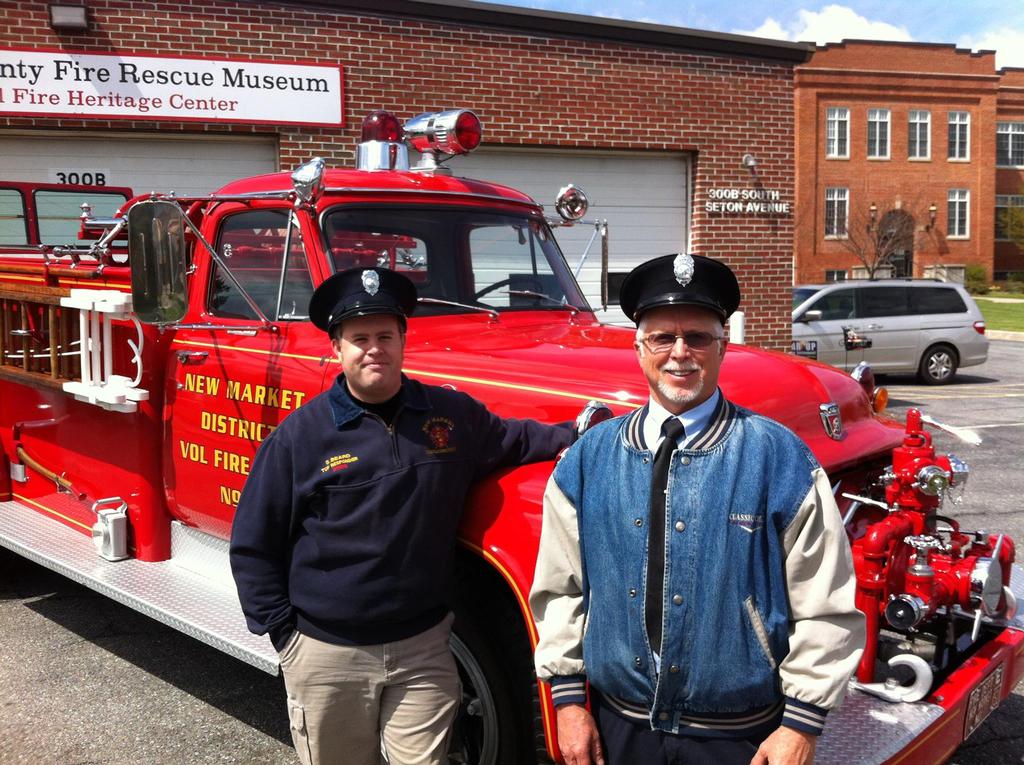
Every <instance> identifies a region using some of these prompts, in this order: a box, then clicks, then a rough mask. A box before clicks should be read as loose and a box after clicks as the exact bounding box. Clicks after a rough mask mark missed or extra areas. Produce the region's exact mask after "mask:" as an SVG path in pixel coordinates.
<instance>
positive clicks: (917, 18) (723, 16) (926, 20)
mask: <svg viewBox="0 0 1024 765" xmlns="http://www.w3.org/2000/svg"><path fill="white" fill-rule="evenodd" d="M486 1H487V2H497V3H502V4H504V5H519V6H525V7H531V8H544V9H546V10H551V11H562V12H566V13H579V14H584V15H588V16H606V17H609V18H619V19H627V20H630V21H647V22H651V23H654V24H668V25H671V26H680V27H689V28H691V29H703V30H709V31H714V32H732V33H735V34H751V35H755V36H757V37H770V38H774V39H778V40H805V41H808V42H816V43H819V44H823V43H826V42H838V41H839V40H842V39H843V38H848V39H879V40H911V41H914V42H937V43H955V44H957V45H959V46H960V47H963V48H970V49H972V50H995V51H996V54H997V55H996V66H999V67H1004V66H1016V67H1024V0H950V1H949V2H941V1H939V0H921V1H918V2H915V1H914V0H888V1H884V0H846V1H845V2H809V1H808V0H803V1H802V2H801V1H800V0H747V1H746V2H735V0H734V1H733V2H729V1H728V0H727V1H726V2H723V1H722V0H573V2H565V0H486Z"/></svg>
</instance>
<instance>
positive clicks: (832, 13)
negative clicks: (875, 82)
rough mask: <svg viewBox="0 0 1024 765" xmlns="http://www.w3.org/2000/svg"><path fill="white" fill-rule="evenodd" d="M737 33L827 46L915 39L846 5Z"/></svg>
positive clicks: (801, 14) (902, 28)
mask: <svg viewBox="0 0 1024 765" xmlns="http://www.w3.org/2000/svg"><path fill="white" fill-rule="evenodd" d="M736 34H744V35H754V36H755V37H770V38H774V39H781V40H799V41H803V42H815V43H818V44H819V45H824V44H825V43H829V42H839V41H840V40H844V39H845V40H897V41H909V40H911V39H913V38H911V36H910V32H908V31H907V29H906V27H898V26H894V25H893V24H889V23H887V22H884V21H872V20H871V19H868V18H865V17H864V16H861V15H860V14H859V13H857V12H856V11H854V10H853V9H852V8H848V7H847V6H845V5H826V6H825V7H824V8H822V9H821V10H820V11H808V10H801V11H798V12H797V17H796V19H794V20H793V21H791V22H789V23H787V24H783V23H780V22H778V21H776V20H775V19H773V18H768V19H766V20H765V21H764V23H763V24H761V26H759V27H758V28H757V29H751V30H746V31H743V30H736Z"/></svg>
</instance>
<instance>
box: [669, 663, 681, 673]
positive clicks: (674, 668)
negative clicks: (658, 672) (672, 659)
mask: <svg viewBox="0 0 1024 765" xmlns="http://www.w3.org/2000/svg"><path fill="white" fill-rule="evenodd" d="M668 671H669V672H671V673H672V674H673V675H674V674H676V673H678V672H679V665H678V664H673V665H672V666H671V667H669V668H668Z"/></svg>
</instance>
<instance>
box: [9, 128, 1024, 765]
mask: <svg viewBox="0 0 1024 765" xmlns="http://www.w3.org/2000/svg"><path fill="white" fill-rule="evenodd" d="M479 141H480V123H479V121H478V120H477V118H476V117H475V115H473V114H472V112H469V111H465V110H451V111H447V112H441V113H436V114H429V115H421V116H419V117H416V118H414V119H412V120H410V121H408V122H407V123H406V124H405V125H402V124H401V123H400V122H399V121H398V120H397V119H395V118H394V117H393V116H391V115H388V114H385V113H376V114H374V115H371V117H370V118H368V119H367V121H366V123H365V124H364V133H363V141H362V143H361V144H360V145H359V147H358V169H353V170H344V169H337V170H326V169H325V168H324V164H323V162H322V161H319V160H314V161H312V162H310V163H308V164H306V165H303V166H302V167H300V168H299V169H298V170H296V171H295V172H294V173H292V174H290V175H289V174H287V173H277V174H271V175H264V176H260V177H255V178H249V179H245V180H240V181H237V182H234V183H230V184H228V185H227V186H225V187H224V188H223V189H221V190H220V191H218V192H217V193H215V194H211V195H209V196H202V197H176V196H174V195H172V194H150V195H147V196H145V197H137V198H135V199H133V200H130V201H129V202H128V203H126V204H125V205H124V206H123V207H122V208H121V209H120V210H119V211H118V212H117V213H116V214H114V215H112V216H110V217H106V218H103V217H98V216H95V215H90V214H89V213H88V211H87V212H86V214H85V215H84V216H83V218H84V220H83V230H84V231H85V232H86V234H87V235H89V236H92V237H93V238H94V239H93V241H91V242H80V243H78V244H77V245H73V246H65V247H60V248H48V247H38V246H36V247H29V248H25V247H22V248H18V247H6V248H3V249H2V250H0V446H2V452H0V453H2V455H3V456H2V460H3V465H2V466H0V467H2V470H0V544H3V545H4V546H5V547H7V548H9V549H11V550H14V551H15V552H17V553H20V554H22V555H24V556H26V557H28V558H31V559H32V560H35V561H37V562H39V563H41V564H43V565H45V566H48V567H50V568H52V569H55V570H57V571H59V572H61V573H63V574H65V575H67V576H69V577H71V578H73V579H75V580H77V581H79V582H81V583H83V584H85V585H87V586H89V587H91V588H93V589H95V590H97V591H99V592H101V593H104V594H106V595H108V596H110V597H112V598H114V599H116V600H118V601H120V602H122V603H125V604H128V605H130V606H132V607H134V608H137V609H139V610H141V611H143V612H145V613H147V614H149V615H151V616H152V617H154V618H156V619H159V620H161V621H163V622H165V623H167V624H170V625H172V626H174V627H177V628H179V629H181V630H183V631H185V632H187V633H188V634H191V635H193V636H194V637H196V638H198V639H199V640H202V641H205V642H207V643H209V644H211V645H213V646H216V647H217V648H220V649H222V650H224V651H226V652H228V653H230V654H233V655H235V656H237V657H238V658H240V659H242V660H244V661H247V662H249V663H251V664H253V665H255V666H257V667H260V668H262V669H264V670H266V671H268V672H271V673H275V672H276V671H277V657H276V654H275V652H274V651H273V648H272V646H271V645H270V643H269V641H268V640H266V639H265V638H260V637H256V636H253V635H251V634H249V633H248V632H247V631H246V628H245V624H244V621H243V619H242V615H241V611H240V608H239V605H238V601H237V596H236V594H235V591H234V586H233V583H232V581H231V577H230V573H229V570H228V566H227V539H228V536H229V531H230V528H231V522H232V517H233V514H234V509H235V504H236V502H237V500H238V497H239V492H240V490H241V488H242V485H243V482H244V481H245V477H246V474H247V472H248V470H249V467H250V464H251V461H252V458H253V455H254V453H255V450H256V448H257V446H258V445H259V443H260V441H261V440H262V439H264V438H265V437H266V436H267V434H268V433H270V432H271V431H272V430H273V429H274V428H275V427H277V425H278V424H279V423H280V422H281V420H282V419H283V418H284V417H286V416H287V415H288V414H289V412H291V411H293V410H295V409H297V408H298V407H300V406H301V405H302V404H303V403H305V402H306V401H308V400H309V399H310V398H312V397H313V396H314V395H316V394H317V393H319V392H320V391H321V390H323V389H324V386H326V385H328V384H329V383H330V382H331V381H332V380H333V379H334V377H335V376H336V375H337V374H338V371H339V369H338V366H337V364H336V362H335V360H334V358H333V356H332V355H331V354H330V352H329V347H328V344H327V343H326V342H325V340H324V337H323V335H322V333H321V332H319V331H318V330H316V329H315V328H314V327H313V326H312V325H311V324H310V323H309V321H308V320H307V316H306V315H305V312H306V310H307V305H308V301H309V297H310V294H311V293H312V290H313V288H314V285H316V284H318V283H320V282H321V281H322V280H323V279H325V278H326V277H327V276H328V275H330V274H331V273H333V272H335V271H338V270H340V269H344V268H349V267H353V266H385V267H389V268H392V269H395V270H397V271H401V272H402V273H404V274H406V275H407V276H408V277H409V278H410V279H412V280H413V281H414V282H415V283H416V284H417V286H418V289H419V293H420V296H421V298H420V305H419V308H418V310H417V312H416V315H415V316H414V317H413V318H412V319H411V321H410V323H409V335H408V342H407V350H406V370H405V371H406V372H407V373H408V374H409V375H410V376H412V377H416V378H419V379H422V380H424V381H426V382H430V383H434V384H439V385H444V386H449V387H451V388H455V389H458V390H463V391H466V392H467V393H470V394H472V395H473V396H475V397H477V398H479V399H481V400H482V401H484V402H486V403H487V405H488V406H489V407H491V409H493V410H494V411H495V412H496V413H498V414H499V415H502V416H513V417H532V418H537V419H540V420H544V421H548V422H558V421H565V420H571V419H573V418H577V417H579V420H578V422H580V424H581V426H585V424H586V421H587V420H588V418H590V417H591V416H593V415H594V414H595V413H596V414H600V412H601V410H602V408H606V409H608V410H610V412H611V413H614V414H623V413H626V412H628V411H630V410H632V409H635V408H637V407H639V406H642V405H643V403H644V402H645V400H646V398H647V390H646V385H645V382H644V379H643V376H642V375H641V374H640V373H639V371H638V369H637V366H636V360H635V355H634V352H633V350H632V343H633V333H632V332H631V331H630V330H627V329H623V328H618V327H612V326H606V325H602V324H600V323H598V321H597V320H596V319H595V315H594V312H593V311H592V310H591V308H590V307H589V306H588V303H587V301H586V299H585V298H584V295H583V294H582V292H581V290H580V287H579V286H578V284H577V283H576V281H575V279H574V278H573V275H572V271H571V269H570V268H569V266H568V265H567V263H566V261H565V259H564V258H563V256H562V254H561V253H560V251H559V249H558V246H557V244H556V242H555V237H554V235H553V233H552V227H553V226H555V227H557V224H560V223H562V221H559V220H551V219H548V218H546V217H545V214H544V210H543V208H542V207H541V206H540V205H539V204H537V203H536V202H535V201H534V200H532V199H530V198H529V197H527V196H525V195H524V194H521V193H519V192H517V191H515V190H513V189H510V188H506V187H502V186H498V185H495V184H493V183H486V182H482V181H476V180H469V179H463V178H457V177H454V176H453V175H452V174H451V173H450V171H448V170H447V167H446V165H445V164H444V162H445V161H446V160H447V159H448V158H450V157H451V156H453V155H457V154H462V153H465V152H467V151H470V150H471V149H473V148H474V147H475V146H476V145H477V144H478V143H479ZM410 148H413V149H415V150H417V151H418V152H420V154H421V159H420V160H419V162H418V164H417V165H416V166H415V167H410V160H409V149H410ZM556 208H557V209H558V210H559V211H560V212H561V213H562V214H563V217H565V218H566V219H578V218H581V217H582V215H583V214H584V211H585V205H584V204H583V198H582V195H581V194H580V193H579V192H578V190H575V189H572V188H568V189H567V190H566V191H565V192H564V194H563V195H562V196H561V197H560V199H559V204H558V205H556ZM721 387H722V389H723V391H724V393H725V395H726V396H727V397H728V398H730V399H731V400H733V401H735V402H737V403H738V404H740V405H743V406H746V407H749V408H751V409H754V410H757V411H759V412H762V413H764V414H766V415H768V416H770V417H773V418H775V419H777V420H779V421H781V422H783V423H785V424H786V425H787V426H789V427H790V428H791V429H793V430H794V431H795V432H796V433H798V434H799V435H800V436H801V437H802V438H803V439H804V440H805V441H806V442H807V444H808V445H809V446H810V447H811V449H813V451H814V453H815V454H816V456H817V458H818V460H819V461H820V462H821V463H822V464H823V465H824V466H825V468H826V470H827V471H828V473H829V475H830V476H831V478H832V482H833V484H834V491H835V495H836V497H837V500H838V503H839V507H840V510H841V511H842V512H843V513H844V520H845V523H846V528H847V530H848V532H849V538H850V543H851V544H852V549H853V556H854V560H855V564H856V569H857V580H858V605H859V607H860V608H862V609H863V610H864V612H865V614H866V615H867V619H868V625H869V635H868V643H867V647H866V651H865V654H864V659H863V661H862V662H861V664H860V667H859V669H858V671H857V674H856V677H855V678H851V686H852V688H851V690H850V692H849V694H848V695H847V698H846V701H845V702H844V703H843V704H842V706H841V707H840V708H839V709H838V710H836V711H835V712H833V714H832V715H830V717H829V724H828V727H827V729H826V733H825V735H824V736H823V738H822V739H821V742H820V744H819V747H818V761H819V762H833V761H836V762H838V761H842V762H844V763H852V762H871V763H881V762H886V763H911V762H912V763H929V762H942V761H944V760H945V759H947V758H948V757H949V755H950V754H951V753H952V752H953V751H954V749H955V748H956V747H957V745H958V744H959V743H960V742H961V741H962V740H963V739H964V738H966V737H967V736H968V735H969V734H970V733H971V732H972V731H973V730H974V729H975V728H976V727H977V726H978V725H979V724H980V723H981V721H982V720H984V718H985V716H986V715H987V714H988V713H989V712H990V711H991V710H992V709H993V708H995V707H996V706H997V705H998V704H999V703H1000V702H1001V701H1002V700H1003V699H1004V698H1005V697H1006V696H1007V694H1009V693H1010V691H1011V690H1012V689H1013V687H1014V686H1015V685H1016V683H1017V682H1018V680H1019V679H1020V677H1021V675H1022V673H1024V620H1022V618H1021V617H1019V616H1017V615H1016V600H1017V598H1018V597H1020V596H1021V593H1022V591H1024V572H1022V570H1021V569H1020V568H1019V567H1017V566H1015V565H1014V545H1013V541H1012V540H1011V539H1009V538H1008V537H1006V536H1004V535H1001V534H989V533H986V532H981V531H976V530H971V529H967V528H962V527H961V526H960V524H959V523H958V522H957V520H956V519H955V518H954V517H952V516H951V515H949V514H948V512H949V509H950V505H952V504H953V503H952V502H951V501H948V499H949V497H950V495H951V494H955V493H956V492H959V491H960V490H961V489H962V486H963V484H964V482H965V481H966V479H967V476H968V469H967V466H966V465H965V464H964V463H963V462H961V461H960V460H958V459H957V458H956V457H954V456H951V455H942V454H937V453H936V452H935V450H934V448H933V447H932V443H931V437H930V435H929V433H928V431H927V430H926V429H925V428H924V426H923V424H922V418H921V416H920V414H919V413H917V412H916V411H913V410H912V411H911V413H910V414H909V415H908V417H907V420H906V422H905V423H896V422H894V421H892V420H890V419H888V418H886V417H884V416H882V415H881V412H882V410H883V409H884V398H885V396H884V391H882V390H881V389H877V388H875V385H874V380H873V376H872V374H871V372H870V370H869V369H865V368H863V367H862V368H859V369H858V370H857V371H856V372H855V373H854V374H853V375H852V376H851V375H847V374H845V373H843V372H840V371H839V370H836V369H833V368H831V367H827V366H824V365H822V364H818V363H815V362H811V361H807V360H804V359H798V358H795V357H792V356H785V355H782V354H777V353H773V352H767V351H762V350H757V349H754V348H749V347H745V346H743V345H740V344H736V343H734V344H733V345H731V346H730V349H729V353H728V354H727V355H726V357H725V363H724V366H723V369H722V376H721ZM551 467H552V466H551V465H550V464H536V465H529V466H525V467H520V468H516V469H512V470H507V471H504V472H501V473H498V474H496V475H494V476H492V477H490V478H488V479H487V480H485V481H483V482H481V483H480V485H479V486H478V487H477V488H476V490H475V492H474V493H473V495H472V497H471V501H470V503H469V506H468V508H467V510H466V514H465V520H464V523H463V525H462V529H461V539H460V541H461V547H460V552H459V562H458V565H459V592H458V601H457V604H456V624H455V635H454V638H453V641H452V646H453V650H454V653H455V655H456V657H457V659H458V662H459V665H460V669H461V672H462V673H463V681H464V685H465V688H466V694H465V698H464V703H463V707H462V711H461V714H460V716H459V720H458V726H457V731H456V737H455V738H456V741H455V746H456V747H457V748H458V749H459V752H458V756H461V758H462V759H461V760H460V761H463V762H475V763H488V764H491V763H519V762H530V761H535V760H536V759H538V758H539V759H541V760H543V759H545V758H546V757H552V758H555V757H556V755H555V753H556V752H557V742H556V741H555V734H554V729H553V725H552V721H553V711H552V706H551V701H550V696H549V693H548V690H547V688H546V687H545V686H544V685H543V684H538V683H537V681H536V678H535V677H534V675H533V672H532V669H531V667H532V664H531V649H532V647H533V645H534V643H535V641H536V630H535V626H534V622H533V620H532V618H531V615H530V612H529V609H528V607H527V600H526V596H527V593H528V592H529V589H530V583H531V577H532V572H533V568H534V563H535V557H536V547H537V540H538V534H539V531H540V523H541V507H540V503H541V496H542V492H543V489H544V485H545V482H546V480H547V478H548V475H549V474H550V472H551ZM944 500H947V501H946V502H945V504H944Z"/></svg>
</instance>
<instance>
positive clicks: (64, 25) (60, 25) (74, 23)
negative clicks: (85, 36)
mask: <svg viewBox="0 0 1024 765" xmlns="http://www.w3.org/2000/svg"><path fill="white" fill-rule="evenodd" d="M50 26H51V27H53V28H54V29H56V30H59V31H62V32H84V31H85V30H87V29H88V28H89V19H88V17H87V16H86V9H85V6H84V5H51V6H50Z"/></svg>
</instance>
